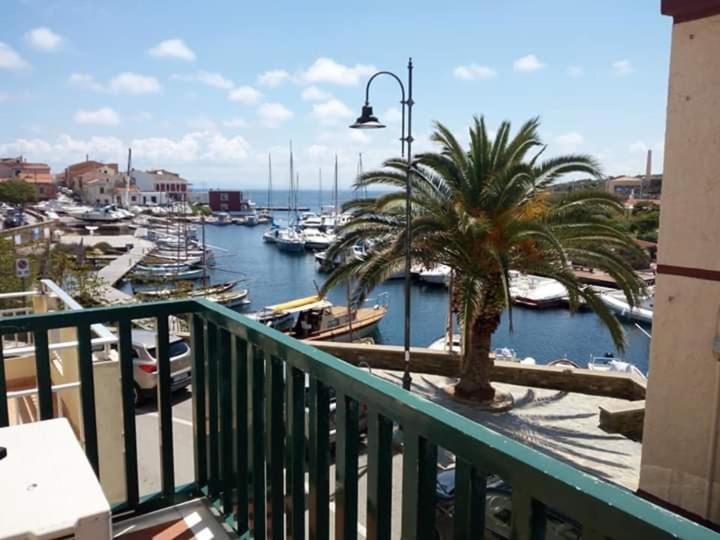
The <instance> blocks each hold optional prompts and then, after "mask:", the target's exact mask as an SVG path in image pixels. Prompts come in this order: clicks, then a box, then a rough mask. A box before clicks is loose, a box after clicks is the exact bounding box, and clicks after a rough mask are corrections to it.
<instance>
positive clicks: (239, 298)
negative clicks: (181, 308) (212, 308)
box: [205, 289, 250, 308]
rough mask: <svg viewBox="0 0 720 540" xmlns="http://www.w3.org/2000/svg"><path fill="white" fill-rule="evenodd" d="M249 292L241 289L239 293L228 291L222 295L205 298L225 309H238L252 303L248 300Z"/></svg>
mask: <svg viewBox="0 0 720 540" xmlns="http://www.w3.org/2000/svg"><path fill="white" fill-rule="evenodd" d="M247 297H248V290H247V289H240V290H239V291H227V292H222V293H216V294H211V295H208V296H205V298H206V299H207V300H210V301H211V302H217V303H218V304H222V305H223V306H225V307H229V308H236V307H238V306H244V305H247V304H249V303H250V301H249V300H248V299H247Z"/></svg>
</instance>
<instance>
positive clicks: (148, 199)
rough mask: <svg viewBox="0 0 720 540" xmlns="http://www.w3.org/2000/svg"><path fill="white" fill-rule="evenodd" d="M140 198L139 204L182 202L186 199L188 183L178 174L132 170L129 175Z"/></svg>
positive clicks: (158, 170) (163, 171) (164, 171)
mask: <svg viewBox="0 0 720 540" xmlns="http://www.w3.org/2000/svg"><path fill="white" fill-rule="evenodd" d="M130 176H131V178H132V182H131V183H132V184H134V185H135V186H136V187H137V189H138V191H139V194H140V195H139V197H140V201H139V203H140V204H143V205H155V204H161V205H164V204H171V203H173V202H177V201H184V200H186V198H187V192H188V188H189V186H190V182H188V181H187V180H186V179H185V178H183V177H181V176H180V175H179V174H177V173H174V172H170V171H166V170H165V169H157V170H152V171H139V170H137V169H133V170H132V172H131V173H130Z"/></svg>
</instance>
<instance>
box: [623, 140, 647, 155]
mask: <svg viewBox="0 0 720 540" xmlns="http://www.w3.org/2000/svg"><path fill="white" fill-rule="evenodd" d="M649 148H650V147H649V146H648V145H647V144H645V143H644V142H643V141H636V142H634V143H632V144H631V145H630V146H629V148H628V150H630V151H631V152H634V153H642V154H644V153H646V152H647V151H648V149H649Z"/></svg>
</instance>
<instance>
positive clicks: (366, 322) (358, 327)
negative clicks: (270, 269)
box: [250, 296, 387, 341]
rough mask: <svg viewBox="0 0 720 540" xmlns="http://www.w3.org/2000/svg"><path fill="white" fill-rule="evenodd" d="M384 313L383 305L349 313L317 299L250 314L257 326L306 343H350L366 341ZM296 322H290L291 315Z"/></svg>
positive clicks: (298, 300)
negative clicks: (262, 325)
mask: <svg viewBox="0 0 720 540" xmlns="http://www.w3.org/2000/svg"><path fill="white" fill-rule="evenodd" d="M386 313H387V305H380V304H378V305H375V306H373V307H367V308H365V307H363V308H357V309H349V308H348V307H346V306H335V305H333V304H332V303H331V302H329V301H328V300H325V299H324V298H321V297H319V296H309V297H307V298H300V299H297V300H293V301H290V302H286V303H284V304H277V305H274V306H268V307H267V308H265V309H264V310H262V311H260V312H258V313H255V314H251V315H250V317H251V318H254V319H255V320H257V321H258V322H261V323H263V324H267V325H268V326H271V327H273V328H275V329H276V330H280V331H284V332H285V333H287V334H289V335H291V336H293V337H295V338H298V339H305V340H308V341H351V340H354V339H359V338H363V337H367V336H368V335H370V334H372V333H373V332H374V331H375V329H376V328H377V325H378V323H379V322H380V321H381V320H382V318H383V317H384V316H385V314H386ZM294 314H297V318H296V319H295V320H294V322H292V321H293V315H294Z"/></svg>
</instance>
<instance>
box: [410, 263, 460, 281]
mask: <svg viewBox="0 0 720 540" xmlns="http://www.w3.org/2000/svg"><path fill="white" fill-rule="evenodd" d="M451 272H452V268H450V267H449V266H447V265H445V264H436V265H435V266H433V267H432V268H425V269H423V270H421V271H420V272H419V273H418V279H419V280H420V281H424V282H425V283H430V284H432V285H445V286H447V285H448V284H449V283H450V273H451ZM403 276H404V274H402V276H401V277H403Z"/></svg>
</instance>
